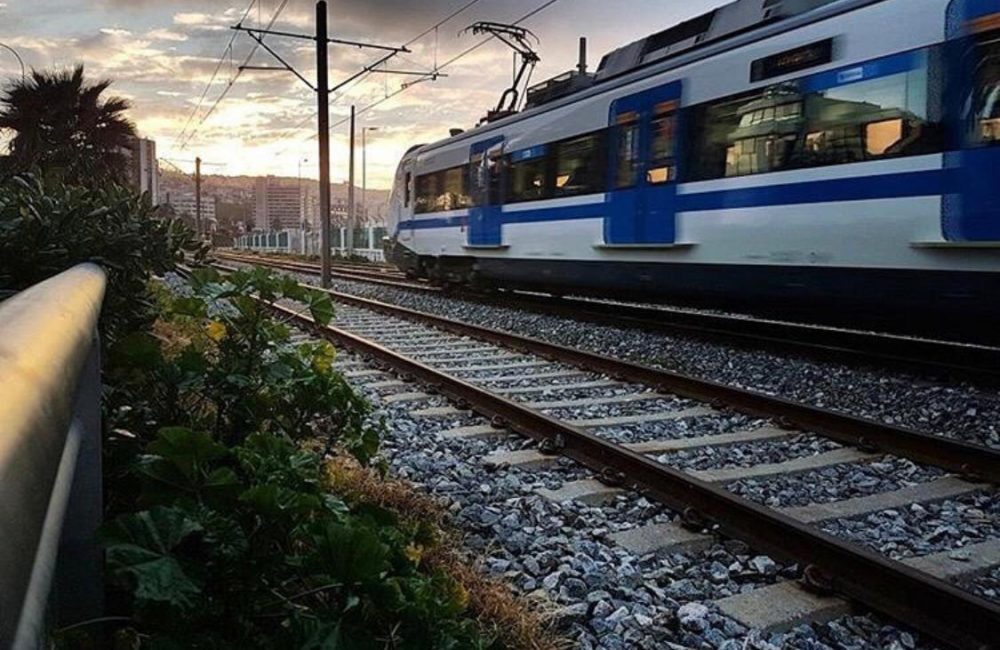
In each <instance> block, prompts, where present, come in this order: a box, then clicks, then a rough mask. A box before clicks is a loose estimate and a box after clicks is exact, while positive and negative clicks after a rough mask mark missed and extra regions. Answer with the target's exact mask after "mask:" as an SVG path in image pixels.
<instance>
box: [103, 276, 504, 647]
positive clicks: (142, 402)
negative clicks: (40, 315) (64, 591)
mask: <svg viewBox="0 0 1000 650" xmlns="http://www.w3.org/2000/svg"><path fill="white" fill-rule="evenodd" d="M274 301H294V303H293V304H295V305H298V306H299V307H300V308H301V309H304V310H307V311H308V312H309V313H310V314H311V315H312V317H313V319H314V320H315V321H316V322H317V323H319V324H325V323H328V322H329V321H330V319H331V318H332V317H333V305H332V304H331V302H330V298H329V295H328V294H325V293H323V292H320V291H317V290H313V289H308V288H305V287H303V286H301V285H299V284H297V283H296V282H294V281H292V280H291V279H289V278H287V277H279V276H277V275H274V274H273V273H272V272H270V271H267V270H263V269H257V270H243V271H238V272H235V273H232V274H230V275H227V276H225V277H223V276H221V275H220V274H218V273H216V272H214V271H211V270H200V271H196V272H195V273H194V275H193V277H192V278H191V281H190V286H189V287H188V290H186V291H178V292H177V293H174V292H172V291H168V290H161V291H159V292H157V302H158V304H159V305H160V318H159V320H158V321H157V323H156V324H155V326H154V327H153V329H152V330H151V331H150V332H148V333H136V334H133V335H130V336H128V337H125V338H123V339H122V340H121V341H119V342H118V343H117V344H116V345H115V346H114V347H113V348H112V349H111V354H110V355H109V359H108V361H109V365H108V378H109V383H110V385H111V388H110V390H109V391H108V397H107V410H108V418H109V421H110V422H109V423H110V426H111V428H112V429H113V432H114V433H113V435H112V436H111V438H110V439H109V442H108V445H107V450H108V453H109V454H110V458H112V460H111V461H110V462H109V463H108V465H109V466H110V467H111V468H112V469H115V468H117V470H118V471H116V472H115V473H114V474H113V475H111V476H110V481H111V489H110V490H109V493H110V499H111V501H112V508H113V509H114V510H115V511H116V512H118V513H121V514H119V515H118V516H117V517H116V518H114V519H113V520H112V521H111V522H110V523H109V524H108V525H107V526H106V527H105V531H104V540H105V543H106V547H107V557H108V569H109V573H110V575H111V577H112V579H113V580H114V582H115V584H116V585H117V586H118V587H119V588H120V589H122V590H123V592H124V593H125V594H126V602H127V604H128V607H127V609H128V618H129V621H130V622H129V624H128V626H127V628H126V629H125V630H123V631H121V632H120V634H119V636H120V637H121V636H124V637H126V638H130V639H131V647H139V648H146V647H148V648H156V649H157V650H160V649H174V648H177V649H180V648H196V649H200V648H206V649H208V648H211V649H215V648H317V649H318V648H344V649H357V650H368V649H371V650H375V649H382V648H400V649H404V648H412V649H414V650H417V649H428V650H437V649H441V650H444V649H456V650H458V649H463V650H464V649H466V648H469V649H475V648H488V647H493V645H492V644H493V642H492V640H491V639H488V638H486V637H484V635H483V634H482V632H481V630H480V627H479V625H477V624H476V623H475V622H474V621H473V620H471V619H470V617H468V616H467V615H465V609H466V605H467V599H468V596H467V594H466V593H465V591H464V589H463V588H462V587H461V586H460V585H459V584H458V583H456V582H455V581H454V580H453V579H451V578H449V577H448V576H446V575H445V574H443V573H441V572H440V571H434V570H428V569H427V568H426V567H423V566H421V557H422V550H423V549H424V548H425V547H428V546H431V545H433V544H434V543H435V539H434V537H435V534H434V531H433V529H432V527H430V526H428V525H425V524H421V523H411V524H407V523H403V522H401V521H400V520H398V519H397V517H396V516H395V515H393V514H391V513H390V512H389V511H387V510H383V509H381V508H378V507H374V506H372V505H370V504H358V503H355V504H352V505H348V504H347V503H346V502H345V501H343V500H342V499H341V498H339V497H338V496H335V494H334V492H333V490H332V489H331V488H332V485H331V484H330V483H329V481H328V480H327V479H326V467H325V461H324V458H325V457H326V455H327V454H328V453H331V452H335V453H342V452H347V453H349V454H350V455H351V456H353V457H354V458H355V459H357V460H358V461H360V462H361V463H363V464H371V463H372V462H373V461H374V460H375V459H376V454H377V452H378V444H379V434H380V432H381V425H380V423H373V422H371V408H370V405H369V404H368V403H367V402H366V401H365V400H364V399H362V398H361V397H359V396H358V395H356V394H355V393H354V392H353V391H352V390H351V388H350V386H349V385H348V384H347V383H346V381H345V380H344V379H343V377H342V376H341V375H340V374H339V373H337V372H336V371H335V370H334V368H333V361H334V359H335V351H334V349H333V347H332V346H331V345H330V344H328V343H305V344H297V345H296V344H294V343H293V342H292V341H291V339H290V330H289V327H288V326H287V324H285V323H284V322H282V321H281V320H280V319H279V318H276V317H275V315H274V314H273V312H272V310H271V309H270V308H269V307H268V306H267V304H266V303H268V302H274ZM313 441H319V443H320V444H317V443H316V442H313Z"/></svg>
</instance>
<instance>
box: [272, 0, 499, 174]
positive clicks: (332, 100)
mask: <svg viewBox="0 0 1000 650" xmlns="http://www.w3.org/2000/svg"><path fill="white" fill-rule="evenodd" d="M480 2H482V0H468V1H467V2H466V3H465V4H463V5H462V6H461V7H459V8H457V9H455V10H454V11H452V12H451V13H450V14H448V15H447V16H445V17H444V18H442V19H441V20H439V21H437V22H436V23H434V24H433V25H431V26H430V27H428V28H427V29H425V30H424V31H422V32H420V33H419V34H417V35H416V36H414V37H413V38H411V39H410V40H408V41H407V42H406V43H404V44H403V47H409V46H411V45H413V44H414V43H416V42H417V41H419V40H420V39H422V38H423V37H425V36H427V35H428V34H430V33H431V32H434V33H435V36H436V34H437V31H438V29H440V28H441V27H443V26H444V25H446V24H447V23H449V22H451V21H452V20H454V19H455V18H457V17H458V16H460V15H461V14H463V13H465V12H466V11H468V10H469V9H471V8H472V7H473V6H475V5H477V4H479V3H480ZM396 56H401V55H400V54H399V53H397V54H396ZM402 58H406V57H402ZM434 58H435V66H436V65H437V48H436V44H435V55H434ZM407 60H409V59H407ZM377 63H378V60H373V61H372V62H371V63H369V64H368V65H367V66H365V68H372V67H373V66H375V65H376V64H377ZM418 65H419V64H418ZM420 67H421V68H426V67H427V66H426V65H420ZM372 74H375V73H374V72H373V71H371V70H369V71H368V72H365V73H363V74H362V75H359V76H358V77H357V78H356V79H353V80H352V81H350V82H349V83H348V84H346V85H345V86H344V87H342V88H340V89H338V90H337V91H336V92H335V93H334V95H333V97H331V98H330V104H331V105H334V104H336V103H337V101H338V100H339V99H340V98H342V97H343V96H345V95H346V94H347V93H349V92H350V91H351V90H353V89H354V88H355V87H356V86H358V85H359V84H361V83H362V82H364V81H365V80H366V79H368V78H369V77H370V76H371V75H372ZM428 74H429V75H433V74H434V71H433V70H428ZM386 96H387V97H388V96H390V95H389V93H386ZM318 114H319V111H316V110H314V111H313V112H312V113H311V114H309V115H308V116H307V117H305V118H304V119H302V120H300V121H299V122H297V123H296V124H295V125H294V126H292V127H291V130H292V131H295V130H298V129H299V128H301V127H303V126H305V125H306V124H307V123H308V122H310V121H312V120H314V119H315V118H316V116H317V115H318ZM341 123H342V122H341ZM315 137H316V135H315V134H311V135H309V136H307V137H305V138H302V139H301V140H299V142H309V141H310V140H312V139H314V138H315ZM285 153H287V150H284V151H282V152H280V153H279V154H278V155H279V156H281V155H284V154H285Z"/></svg>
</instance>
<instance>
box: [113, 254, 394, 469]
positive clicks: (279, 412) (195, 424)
mask: <svg viewBox="0 0 1000 650" xmlns="http://www.w3.org/2000/svg"><path fill="white" fill-rule="evenodd" d="M159 300H160V304H161V307H162V314H161V318H160V321H159V323H158V325H157V328H158V331H157V333H156V334H152V333H138V334H134V335H131V336H129V337H127V338H125V339H123V340H122V341H121V342H120V343H119V344H118V345H116V346H114V347H113V348H112V350H111V354H110V357H111V363H110V366H111V370H110V371H109V378H110V380H111V381H110V383H111V384H113V385H115V386H117V387H118V388H117V389H115V390H113V391H112V392H111V393H109V399H110V400H112V401H113V404H116V405H121V406H127V408H125V409H124V410H122V409H120V408H118V409H112V410H113V414H114V426H115V427H116V428H123V429H126V430H129V431H133V432H140V435H141V432H143V431H145V432H150V431H155V430H156V429H157V428H159V427H164V426H174V425H182V426H186V427H190V428H193V429H198V430H204V431H209V432H211V433H212V434H213V436H214V437H215V439H216V440H217V441H219V442H220V443H222V444H226V445H234V444H239V443H240V442H242V440H243V439H245V438H246V436H248V435H249V434H250V433H253V432H266V433H275V434H280V435H284V436H288V437H290V438H292V439H297V440H306V439H309V440H311V439H316V438H321V439H325V440H326V450H327V451H328V452H329V451H331V450H332V449H333V448H334V447H335V446H336V447H342V448H345V449H347V450H348V451H350V452H351V453H352V454H354V455H355V456H356V457H357V458H358V459H359V460H361V461H362V462H368V461H369V460H370V459H371V458H373V457H374V456H375V454H376V453H377V451H378V437H379V428H378V426H377V423H374V424H373V423H370V422H369V421H368V419H369V417H370V414H371V408H370V406H369V405H368V403H367V402H366V401H365V400H364V399H363V398H361V397H360V396H359V395H357V394H356V393H355V392H354V391H353V390H352V389H351V387H350V385H349V384H348V383H347V382H346V381H345V380H344V378H343V376H342V375H340V374H339V373H337V372H335V371H334V369H333V363H334V360H335V358H336V351H335V350H334V348H333V346H332V345H330V344H329V343H327V342H320V343H303V344H298V345H296V344H293V343H292V342H291V338H290V334H291V331H290V329H289V327H288V325H287V324H286V323H285V322H283V321H282V320H280V319H279V318H277V317H275V315H274V313H273V311H272V310H271V308H270V307H269V306H268V305H269V303H272V302H274V301H277V300H286V301H288V300H291V301H295V302H296V304H300V305H304V308H305V309H306V310H308V311H309V312H310V314H311V315H312V317H313V319H314V320H315V321H316V322H317V323H318V324H320V325H325V324H327V323H329V321H330V320H331V319H332V318H333V304H332V302H331V300H330V297H329V295H328V294H326V293H323V292H320V291H317V290H312V289H309V288H307V287H304V286H302V285H300V284H298V283H297V282H295V281H293V280H291V279H290V278H287V277H284V276H278V275H275V274H274V273H272V272H270V271H267V270H264V269H256V270H245V271H238V272H235V273H232V274H229V275H227V276H225V277H223V276H222V275H220V274H219V273H217V272H215V271H213V270H210V269H202V270H198V271H196V272H195V273H194V275H193V277H192V280H191V292H190V293H189V294H188V295H184V296H175V295H172V294H170V293H161V294H160V296H159ZM162 338H168V339H171V340H173V341H174V343H172V344H171V345H170V346H167V347H166V348H165V347H164V346H162V345H161V339H162ZM116 391H117V392H116ZM137 396H142V397H137Z"/></svg>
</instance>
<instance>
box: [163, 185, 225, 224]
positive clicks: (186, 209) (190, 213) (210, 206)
mask: <svg viewBox="0 0 1000 650" xmlns="http://www.w3.org/2000/svg"><path fill="white" fill-rule="evenodd" d="M166 203H167V204H168V205H170V206H171V207H172V208H173V209H174V213H175V214H176V215H177V216H178V217H183V218H184V219H186V220H189V222H190V223H192V224H193V223H195V222H196V221H197V219H198V215H197V213H198V204H197V200H196V198H195V195H194V194H188V193H184V192H175V193H168V194H167V200H166ZM201 222H202V225H203V227H204V229H205V232H214V231H215V229H216V227H217V226H218V219H217V218H216V214H215V199H214V198H213V197H210V196H205V195H204V194H202V196H201Z"/></svg>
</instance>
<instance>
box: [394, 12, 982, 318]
mask: <svg viewBox="0 0 1000 650" xmlns="http://www.w3.org/2000/svg"><path fill="white" fill-rule="evenodd" d="M389 220H390V223H389V233H390V235H391V236H390V237H389V238H388V240H387V246H388V253H389V255H390V258H391V259H392V260H394V261H395V263H396V264H398V265H399V266H400V267H401V268H403V269H405V270H407V271H408V272H409V273H411V274H413V275H416V276H424V277H431V278H437V279H440V280H445V281H451V282H475V283H480V284H486V285H493V286H502V287H510V288H522V289H529V290H542V291H549V292H554V293H573V294H577V293H589V294H598V295H604V296H612V297H630V298H639V299H670V300H675V301H686V302H696V303H699V304H726V305H731V306H748V307H754V306H761V305H771V306H774V305H791V306H798V307H805V308H810V309H811V308H826V309H829V308H833V309H838V310H843V311H845V312H852V311H856V312H857V313H861V312H862V311H863V310H865V311H872V310H877V311H881V312H883V313H891V314H893V315H896V316H899V317H901V318H902V319H904V320H908V319H917V318H920V317H922V316H925V315H929V314H932V313H934V314H938V315H941V314H944V315H946V318H948V319H949V321H950V322H951V323H953V324H955V325H956V327H957V328H958V329H965V327H964V326H965V325H969V324H975V325H977V326H985V328H986V329H993V330H1000V327H997V322H998V321H997V318H998V317H1000V0H738V1H737V2H734V3H732V4H730V5H726V6H724V7H722V8H720V9H718V10H716V11H713V12H711V13H709V14H706V15H705V16H701V17H698V18H695V19H694V20H691V21H688V22H685V23H682V24H680V25H677V26H674V27H672V28H670V29H667V30H666V31H663V32H661V33H659V34H656V35H654V36H651V37H649V38H646V39H643V40H641V41H638V42H636V43H632V44H630V45H628V46H626V47H623V48H621V49H619V50H616V51H614V52H612V53H610V54H608V55H607V56H605V57H604V59H603V60H602V62H601V65H600V68H599V69H598V71H597V72H596V74H588V73H586V72H585V66H583V65H582V66H581V69H580V70H579V71H578V72H574V73H567V74H566V75H564V76H562V77H557V78H556V79H553V80H550V81H548V82H546V83H545V84H541V85H539V86H537V87H535V88H533V89H531V90H530V91H529V93H528V102H527V108H526V110H524V111H522V112H520V113H517V114H513V115H508V116H506V117H502V118H501V119H497V120H494V121H490V122H487V123H484V124H482V125H480V126H479V127H477V128H475V129H473V130H471V131H468V132H464V133H459V134H458V135H454V136H453V137H450V138H448V139H446V140H442V141H440V142H437V143H434V144H430V145H425V146H419V147H414V148H413V149H411V150H410V151H409V152H408V153H407V154H406V156H405V157H404V158H403V160H402V161H401V163H400V165H399V169H398V171H397V174H396V178H395V187H394V190H393V194H392V198H391V204H390V217H389Z"/></svg>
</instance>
